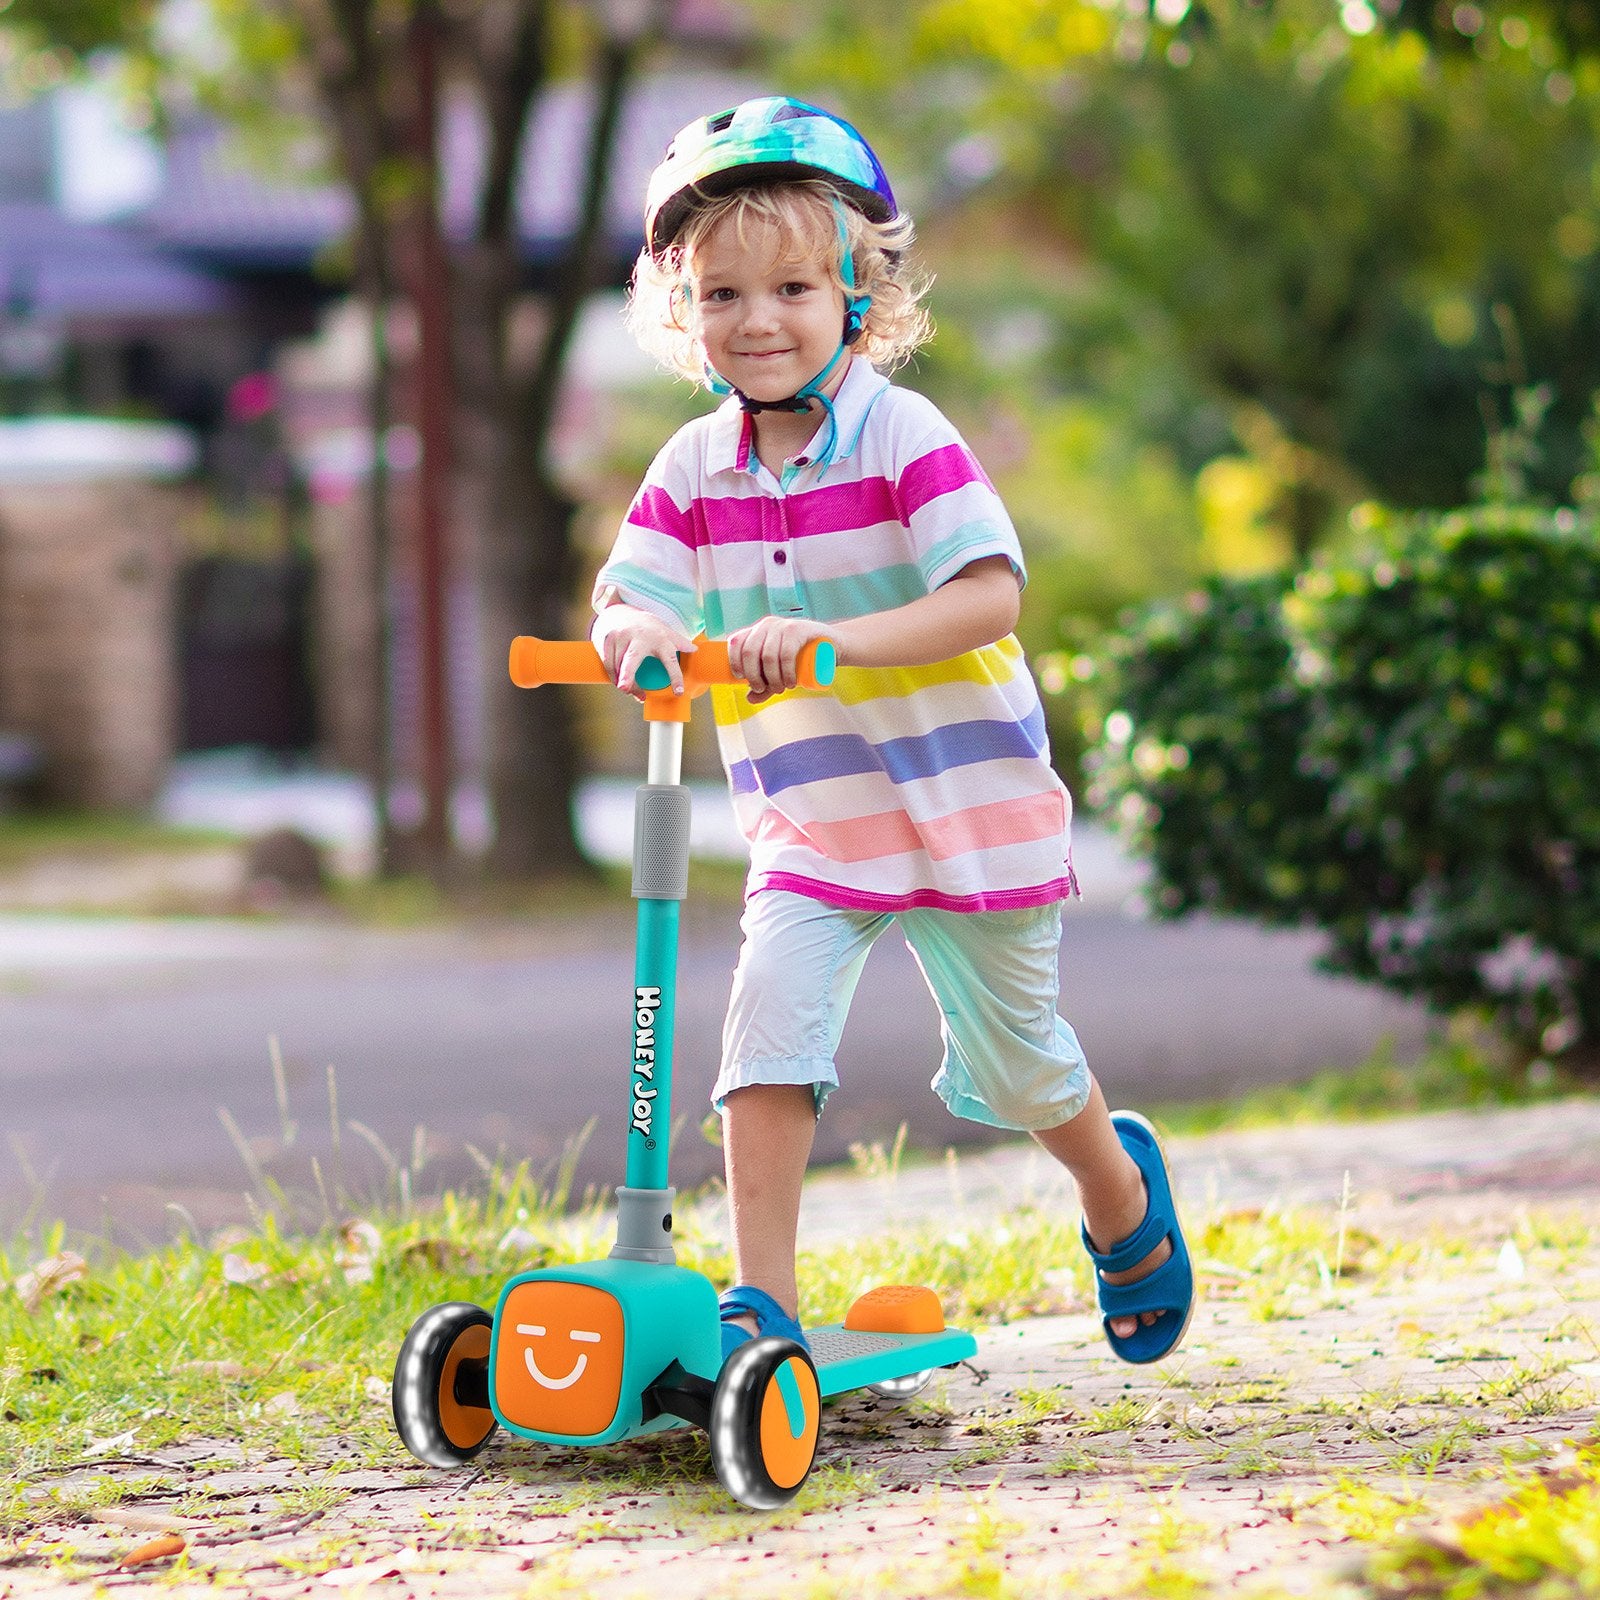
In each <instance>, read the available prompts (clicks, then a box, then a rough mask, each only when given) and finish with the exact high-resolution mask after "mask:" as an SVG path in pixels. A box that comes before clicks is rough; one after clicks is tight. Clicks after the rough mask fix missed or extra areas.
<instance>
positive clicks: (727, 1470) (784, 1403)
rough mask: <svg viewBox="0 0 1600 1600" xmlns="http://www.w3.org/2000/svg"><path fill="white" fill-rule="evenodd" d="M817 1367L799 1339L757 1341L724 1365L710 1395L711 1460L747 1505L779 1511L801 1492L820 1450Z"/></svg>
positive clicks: (730, 1489) (728, 1486)
mask: <svg viewBox="0 0 1600 1600" xmlns="http://www.w3.org/2000/svg"><path fill="white" fill-rule="evenodd" d="M821 1424H822V1393H821V1389H820V1387H819V1386H818V1383H817V1369H816V1367H814V1366H813V1365H812V1362H811V1357H810V1356H809V1355H807V1354H806V1351H805V1349H804V1347H803V1346H801V1345H798V1344H796V1343H795V1342H794V1341H793V1340H792V1339H774V1338H765V1339H751V1340H749V1341H748V1342H747V1343H745V1344H741V1345H740V1346H739V1347H738V1348H737V1349H736V1350H735V1351H734V1352H733V1354H732V1355H730V1356H729V1357H728V1359H727V1360H726V1361H724V1362H723V1364H722V1372H721V1374H720V1376H719V1377H718V1378H717V1388H716V1392H715V1394H713V1395H712V1397H711V1463H712V1465H713V1466H714V1467H715V1468H716V1471H717V1477H718V1478H719V1479H720V1480H721V1483H722V1486H723V1488H724V1489H726V1490H727V1491H728V1493H729V1494H731V1495H732V1496H733V1498H734V1499H735V1500H737V1501H739V1503H740V1504H741V1505H746V1506H749V1507H751V1509H752V1510H755V1511H772V1510H775V1509H776V1508H777V1507H778V1506H781V1505H786V1504H788V1502H789V1501H791V1500H792V1499H794V1497H795V1495H797V1494H798V1493H799V1492H800V1486H801V1485H802V1484H803V1483H804V1482H805V1481H806V1478H807V1477H808V1476H809V1475H810V1473H811V1467H812V1463H813V1462H814V1461H815V1460H816V1455H817V1435H818V1431H819V1430H820V1428H821Z"/></svg>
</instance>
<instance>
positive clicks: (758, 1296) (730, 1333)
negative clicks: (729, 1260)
mask: <svg viewBox="0 0 1600 1600" xmlns="http://www.w3.org/2000/svg"><path fill="white" fill-rule="evenodd" d="M717 1306H718V1308H719V1310H720V1311H721V1313H722V1359H723V1360H724V1361H726V1360H727V1359H728V1357H729V1356H731V1355H732V1354H733V1352H734V1351H735V1350H737V1349H738V1348H739V1346H740V1345H742V1344H743V1343H745V1341H746V1340H748V1339H749V1338H750V1337H751V1335H750V1333H749V1332H748V1331H747V1330H746V1329H744V1328H741V1327H740V1326H739V1325H738V1323H736V1322H734V1321H733V1320H732V1319H733V1318H734V1317H754V1318H755V1319H756V1327H757V1329H758V1330H759V1331H760V1334H761V1337H762V1338H767V1337H769V1336H771V1337H776V1338H779V1339H793V1340H794V1342H795V1343H796V1344H797V1345H799V1346H800V1348H801V1349H802V1350H806V1351H809V1350H810V1349H811V1346H810V1345H808V1344H807V1343H806V1336H805V1334H804V1333H802V1332H801V1330H800V1324H799V1323H798V1322H796V1321H795V1320H794V1318H793V1317H791V1316H790V1315H789V1313H788V1312H787V1311H785V1310H784V1309H783V1307H782V1306H780V1305H779V1304H778V1302H777V1301H776V1300H774V1299H773V1298H772V1296H771V1295H770V1294H768V1293H767V1292H766V1290H765V1289H757V1288H756V1287H755V1286H754V1285H753V1284H749V1283H736V1284H734V1286H733V1287H732V1288H731V1289H728V1290H725V1291H724V1292H723V1293H722V1294H721V1295H719V1296H718V1297H717Z"/></svg>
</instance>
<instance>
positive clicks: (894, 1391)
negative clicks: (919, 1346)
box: [867, 1367, 934, 1401]
mask: <svg viewBox="0 0 1600 1600" xmlns="http://www.w3.org/2000/svg"><path fill="white" fill-rule="evenodd" d="M933 1373H934V1369H933V1368H932V1367H925V1368H924V1369H923V1370H922V1371H921V1372H908V1373H907V1374H906V1375H905V1377H903V1378H885V1379H884V1380H883V1382H882V1383H869V1384H868V1385H867V1388H868V1389H870V1390H871V1391H872V1393H873V1394H876V1395H881V1396H882V1397H883V1398H884V1399H885V1400H896V1401H899V1400H909V1399H911V1398H912V1396H914V1395H919V1394H921V1393H922V1391H923V1390H924V1389H926V1388H927V1387H928V1384H929V1383H930V1382H931V1381H932V1379H933Z"/></svg>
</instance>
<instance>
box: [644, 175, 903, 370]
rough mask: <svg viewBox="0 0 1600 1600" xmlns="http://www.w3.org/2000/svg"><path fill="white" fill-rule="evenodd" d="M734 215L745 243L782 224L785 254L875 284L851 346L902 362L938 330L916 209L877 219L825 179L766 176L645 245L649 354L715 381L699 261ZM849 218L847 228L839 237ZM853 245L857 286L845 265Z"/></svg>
mask: <svg viewBox="0 0 1600 1600" xmlns="http://www.w3.org/2000/svg"><path fill="white" fill-rule="evenodd" d="M729 219H731V220H732V223H733V227H734V229H735V231H736V234H737V237H738V239H739V242H740V244H745V243H746V242H747V240H748V234H749V229H750V227H751V224H752V223H755V222H759V223H766V224H770V225H771V226H772V227H774V228H775V229H776V230H777V234H778V238H779V239H780V241H781V243H780V245H779V254H778V256H777V257H776V259H775V261H774V263H773V264H774V265H776V264H777V263H778V262H783V261H805V262H812V263H814V262H826V263H827V268H828V274H829V277H830V279H831V281H832V283H833V286H834V288H836V289H837V290H839V292H840V293H841V294H843V295H844V296H845V297H846V298H847V299H848V298H849V297H850V296H851V295H853V294H856V295H859V294H868V295H871V296H872V304H871V305H870V306H869V307H868V308H867V313H866V316H865V318H864V319H863V322H862V326H861V337H860V338H859V339H858V340H857V341H856V342H855V344H854V345H853V346H852V347H851V348H852V349H853V350H854V351H855V353H856V354H858V355H861V356H864V357H865V358H866V359H867V360H868V361H870V362H871V363H872V365H873V366H875V367H879V368H881V369H883V370H884V371H891V372H892V371H893V370H894V369H895V368H896V367H898V366H901V365H903V364H904V363H905V362H906V361H908V360H909V359H910V358H911V356H912V354H913V353H914V352H915V351H916V349H917V348H918V346H919V345H922V344H924V343H926V342H927V340H928V339H929V338H931V337H932V335H933V319H932V318H931V317H930V316H929V315H928V312H927V308H926V307H925V306H924V305H923V304H922V300H923V297H924V296H925V295H926V294H927V292H928V289H929V288H930V287H931V285H932V282H933V280H932V278H931V277H930V276H929V275H928V274H926V273H924V272H922V271H920V270H919V269H917V268H914V267H910V266H908V264H907V261H906V257H905V252H906V250H907V248H908V247H909V246H910V244H911V241H912V238H913V234H914V230H913V228H912V224H911V218H910V217H907V216H904V215H902V216H899V217H896V218H895V219H894V220H893V221H892V222H873V221H871V220H870V219H869V218H868V217H866V216H865V215H863V214H862V213H861V212H860V211H858V210H857V209H856V208H855V207H854V206H852V205H847V204H844V203H841V202H840V201H839V199H838V191H837V190H836V189H834V188H833V186H832V185H831V184H828V183H825V182H823V181H822V180H821V179H803V180H799V181H796V182H792V183H772V184H757V185H753V186H751V187H749V188H745V189H736V190H734V192H733V193H732V194H727V195H722V196H721V197H719V198H717V199H715V200H710V201H707V202H706V204H705V205H703V206H702V207H701V208H700V209H699V210H697V211H696V212H695V213H694V214H693V215H692V216H691V217H690V219H689V222H688V223H687V225H686V226H685V227H684V229H683V232H682V233H681V234H680V235H679V236H678V238H676V239H675V240H673V242H672V243H671V244H670V245H668V246H667V247H666V249H664V250H662V251H660V252H659V253H658V254H656V255H652V254H651V253H650V252H649V251H648V250H643V251H641V252H640V254H639V259H638V261H637V262H636V263H635V265H634V270H633V282H632V284H631V285H630V286H629V291H628V309H627V315H626V320H627V325H628V328H629V331H630V332H631V333H632V334H633V336H634V338H635V339H637V340H638V341H639V344H640V346H641V347H642V348H643V349H644V350H645V352H646V353H647V354H649V355H652V356H654V357H655V358H656V360H657V361H659V362H660V363H661V365H662V366H664V367H665V368H666V369H667V370H668V371H669V372H673V373H676V374H677V375H678V376H680V377H684V378H688V379H691V380H692V381H693V382H696V383H702V384H703V383H706V381H707V375H706V365H705V353H704V351H703V350H702V349H701V346H700V340H699V337H698V335H697V333H696V331H695V327H694V315H693V308H694V297H693V293H692V291H691V284H692V282H693V280H694V272H695V261H696V258H697V256H698V254H699V252H700V250H701V249H702V248H703V247H704V245H705V242H706V240H707V239H709V238H710V237H711V234H712V232H713V231H714V230H715V229H716V228H717V227H719V226H720V225H721V224H722V223H723V222H724V221H727V220H729ZM841 227H842V229H843V231H844V238H843V239H841V238H840V230H841ZM846 248H848V249H849V251H850V259H851V264H852V265H853V267H854V269H855V280H856V281H855V286H854V288H851V287H850V286H849V285H848V284H846V283H845V281H844V274H843V273H842V272H841V270H840V268H841V266H842V264H843V261H844V251H845V249H846Z"/></svg>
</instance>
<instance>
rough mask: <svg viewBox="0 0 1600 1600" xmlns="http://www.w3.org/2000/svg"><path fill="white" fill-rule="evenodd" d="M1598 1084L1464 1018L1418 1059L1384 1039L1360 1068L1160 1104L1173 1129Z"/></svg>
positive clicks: (1353, 1115) (1374, 1115) (1344, 1114)
mask: <svg viewBox="0 0 1600 1600" xmlns="http://www.w3.org/2000/svg"><path fill="white" fill-rule="evenodd" d="M1586 1088H1587V1089H1592V1088H1593V1085H1592V1084H1585V1083H1583V1082H1582V1081H1581V1080H1579V1079H1576V1078H1574V1077H1572V1076H1571V1075H1570V1074H1568V1073H1566V1072H1564V1071H1563V1070H1561V1069H1560V1068H1559V1067H1557V1066H1555V1065H1553V1064H1552V1063H1550V1062H1548V1061H1545V1060H1542V1059H1541V1060H1535V1061H1532V1062H1523V1061H1519V1060H1518V1059H1517V1058H1516V1057H1515V1056H1514V1055H1513V1054H1512V1053H1511V1052H1510V1051H1509V1050H1507V1049H1505V1048H1504V1047H1502V1046H1500V1045H1499V1044H1497V1043H1496V1042H1495V1041H1494V1040H1492V1039H1490V1038H1488V1037H1486V1036H1483V1035H1481V1034H1478V1033H1477V1032H1476V1031H1474V1030H1471V1029H1468V1028H1466V1027H1465V1026H1463V1025H1454V1026H1452V1027H1451V1028H1450V1029H1448V1030H1446V1031H1445V1032H1444V1034H1443V1035H1442V1036H1440V1037H1439V1038H1437V1039H1435V1040H1434V1041H1433V1042H1432V1043H1431V1044H1430V1045H1429V1046H1428V1048H1427V1049H1426V1050H1425V1051H1424V1052H1423V1054H1422V1055H1421V1056H1420V1057H1419V1058H1418V1059H1416V1060H1415V1061H1400V1060H1397V1059H1396V1057H1395V1053H1394V1046H1393V1044H1392V1043H1391V1042H1390V1041H1387V1040H1385V1041H1384V1042H1383V1043H1381V1044H1380V1045H1379V1046H1378V1047H1377V1049H1375V1050H1374V1051H1373V1052H1372V1054H1371V1055H1370V1056H1368V1057H1367V1059H1366V1060H1365V1061H1363V1062H1361V1063H1360V1064H1359V1065H1357V1066H1354V1067H1339V1068H1333V1069H1330V1070H1329V1071H1326V1072H1320V1073H1318V1074H1317V1075H1316V1076H1315V1077H1313V1078H1308V1079H1306V1080H1305V1081H1304V1082H1303V1083H1287V1084H1274V1085H1272V1086H1270V1087H1268V1088H1264V1089H1252V1090H1249V1091H1247V1092H1246V1093H1244V1094H1239V1095H1233V1096H1230V1097H1229V1098H1227V1099H1221V1100H1207V1101H1198V1102H1185V1103H1178V1104H1167V1105H1158V1106H1156V1107H1154V1108H1153V1110H1152V1111H1151V1113H1150V1114H1151V1115H1152V1116H1153V1117H1154V1118H1155V1119H1156V1120H1157V1121H1158V1122H1159V1123H1160V1125H1161V1126H1162V1128H1163V1129H1165V1130H1166V1131H1167V1132H1170V1133H1179V1134H1185V1133H1189V1134H1199V1133H1216V1132H1219V1131H1224V1130H1228V1131H1231V1130H1236V1129H1240V1128H1260V1127H1273V1126H1279V1125H1283V1124H1293V1123H1306V1122H1359V1121H1375V1120H1381V1119H1383V1118H1385V1117H1396V1116H1404V1115H1407V1114H1410V1113H1416V1112H1424V1111H1457V1110H1467V1109H1478V1108H1485V1107H1491V1106H1512V1105H1531V1104H1536V1103H1539V1102H1543V1101H1547V1100H1559V1099H1562V1098H1563V1097H1565V1096H1567V1095H1571V1094H1575V1093H1579V1092H1581V1091H1582V1090H1584V1089H1586Z"/></svg>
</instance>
